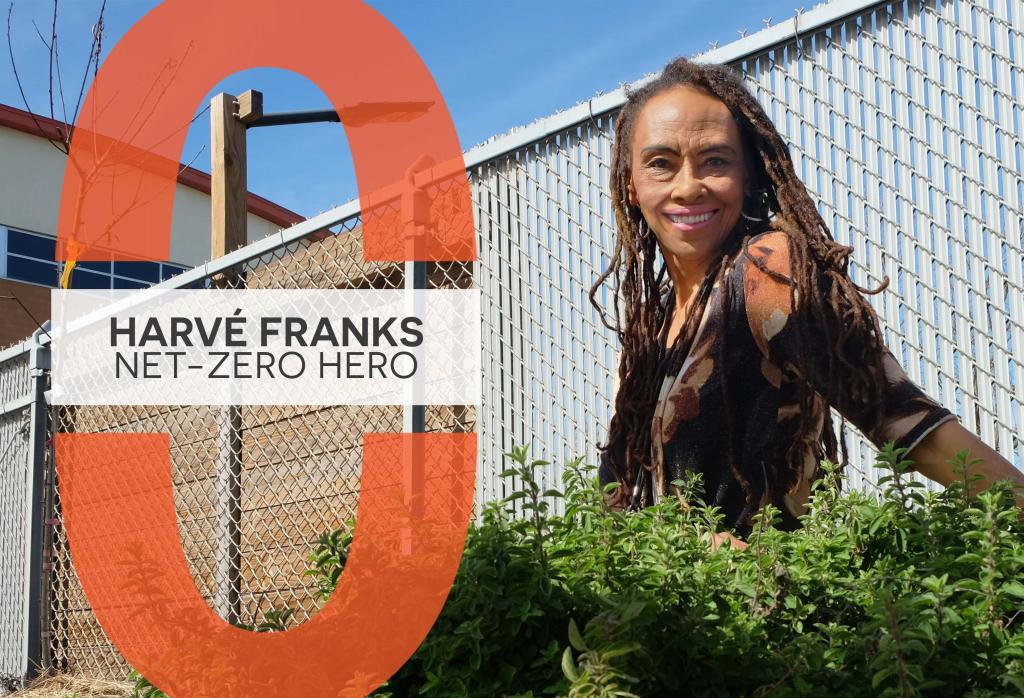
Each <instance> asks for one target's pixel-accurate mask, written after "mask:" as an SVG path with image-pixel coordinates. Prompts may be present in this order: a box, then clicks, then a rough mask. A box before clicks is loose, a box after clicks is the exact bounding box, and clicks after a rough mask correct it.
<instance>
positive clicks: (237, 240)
mask: <svg viewBox="0 0 1024 698" xmlns="http://www.w3.org/2000/svg"><path fill="white" fill-rule="evenodd" d="M235 105H236V99H235V97H234V96H233V95H229V94H225V93H223V92H222V93H221V94H219V95H217V96H216V97H214V98H213V99H212V100H210V206H211V209H212V219H211V222H212V226H211V228H210V259H216V258H217V257H223V256H224V255H226V254H227V253H228V252H231V251H233V250H237V249H238V248H239V247H242V246H243V245H245V243H246V236H245V222H246V221H245V218H246V213H247V208H246V204H247V197H248V190H247V187H246V177H245V165H246V163H245V123H244V122H243V121H242V120H241V119H239V118H238V114H237V111H236V106H235Z"/></svg>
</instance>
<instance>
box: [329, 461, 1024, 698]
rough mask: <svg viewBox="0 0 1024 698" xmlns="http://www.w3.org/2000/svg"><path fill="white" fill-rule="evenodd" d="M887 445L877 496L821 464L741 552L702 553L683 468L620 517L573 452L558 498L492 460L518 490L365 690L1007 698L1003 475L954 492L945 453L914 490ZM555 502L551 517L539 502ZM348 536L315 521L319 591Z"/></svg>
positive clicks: (762, 520)
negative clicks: (667, 494) (667, 488)
mask: <svg viewBox="0 0 1024 698" xmlns="http://www.w3.org/2000/svg"><path fill="white" fill-rule="evenodd" d="M904 454H905V449H899V450H894V449H893V448H892V444H889V445H887V447H886V448H884V449H883V450H882V451H881V452H880V453H879V456H878V465H879V466H880V467H881V468H883V469H885V470H886V475H885V477H883V478H882V479H881V482H880V485H881V487H882V491H881V493H880V495H879V497H878V498H877V499H876V498H875V497H873V496H871V495H868V494H864V493H858V492H851V493H846V494H843V493H841V492H840V489H839V476H838V474H837V473H836V468H835V466H834V465H833V464H831V463H828V462H825V463H823V466H824V468H825V471H826V476H825V477H824V478H823V479H822V480H821V481H819V482H818V483H816V485H815V490H814V492H813V494H812V498H811V504H810V509H809V512H808V514H807V515H806V516H805V517H804V519H803V521H804V529H803V530H802V531H799V532H797V533H785V532H782V531H779V530H777V529H775V528H773V527H772V523H773V522H774V521H776V516H777V514H778V512H777V511H773V510H772V508H771V507H769V508H767V509H766V510H765V511H763V512H762V513H761V515H760V516H759V518H758V520H757V523H756V525H755V527H754V531H753V533H752V534H751V535H750V536H749V538H748V543H749V544H750V546H749V548H748V549H746V550H735V549H732V548H730V547H727V546H726V547H722V548H720V549H718V550H717V551H712V550H711V546H710V534H711V533H712V532H714V531H716V530H718V528H719V526H720V521H721V517H720V515H719V512H718V511H717V510H716V509H714V508H710V507H706V506H696V505H687V504H686V502H690V501H698V499H697V497H696V495H697V494H698V491H697V490H698V488H699V486H700V483H699V481H698V480H697V479H691V480H687V481H685V482H683V481H677V483H676V484H678V485H680V486H681V487H682V488H683V495H682V496H680V497H678V498H676V499H672V498H667V499H665V500H663V501H662V502H659V504H658V505H657V506H654V507H649V508H648V509H646V510H644V511H641V512H637V513H632V514H625V513H620V512H615V511H611V510H609V509H608V508H607V506H606V505H605V500H604V495H603V493H602V491H601V489H600V487H599V486H598V484H597V481H596V478H595V477H593V472H592V469H588V468H587V467H586V466H584V465H582V463H581V461H579V460H576V461H573V462H572V463H570V464H568V466H567V467H566V469H565V474H564V476H563V478H564V488H565V492H564V494H563V493H561V492H558V491H555V490H548V491H545V492H542V491H541V486H540V485H539V483H538V482H537V479H536V478H535V476H534V469H535V468H537V467H539V466H542V465H546V464H547V463H546V462H545V461H529V459H528V457H527V452H526V449H524V448H520V449H515V450H514V451H513V452H512V453H510V454H508V455H509V456H510V457H511V459H512V462H513V467H512V468H510V469H509V470H508V471H506V472H505V473H504V475H506V476H516V477H518V478H519V479H520V480H521V481H522V482H523V486H522V488H521V490H520V491H517V492H515V493H514V494H513V495H511V496H510V497H508V498H507V499H505V500H503V501H501V502H496V503H492V504H489V505H488V506H486V507H485V509H484V511H483V512H482V518H481V521H480V522H479V523H474V524H472V525H471V527H470V532H469V538H468V540H467V544H466V548H465V552H464V556H463V559H462V562H461V564H460V567H459V571H458V574H457V575H456V578H455V583H454V585H453V587H452V590H451V593H450V594H449V596H448V600H447V603H446V605H445V606H444V609H443V610H442V612H441V615H440V617H439V618H438V621H437V623H436V625H435V626H434V627H433V628H432V629H431V631H430V633H429V635H428V636H427V638H426V640H425V641H424V642H423V644H422V645H421V646H420V648H419V649H418V650H417V652H416V653H415V654H414V655H413V657H412V658H411V659H410V660H409V662H407V663H406V665H405V666H403V667H402V669H401V670H400V671H399V672H398V673H397V674H396V675H395V676H393V677H392V678H391V680H390V681H388V683H387V684H386V685H385V686H383V687H381V688H380V689H379V690H378V691H377V692H376V693H375V695H380V696H386V695H392V696H410V695H421V694H425V695H439V696H498V695H506V696H508V695H513V696H542V695H568V696H571V697H575V696H623V697H625V696H664V695H673V696H675V695H694V696H733V695H755V696H765V695H775V696H798V695H812V696H818V695H837V696H863V695H897V696H921V695H935V696H949V695H965V696H966V695H969V696H994V695H1020V694H1021V693H1024V632H1021V625H1022V624H1024V617H1022V616H1021V615H1020V611H1021V607H1022V601H1024V584H1022V582H1021V579H1022V576H1021V573H1022V570H1024V535H1022V533H1024V524H1022V523H1021V521H1020V519H1019V511H1018V510H1017V509H1016V507H1015V505H1014V501H1013V494H1012V487H1011V485H1010V483H1009V482H1001V483H998V484H997V485H995V486H994V487H992V488H991V489H989V490H988V491H985V492H982V493H980V494H977V495H968V494H967V492H968V490H967V485H968V484H969V482H970V481H971V477H970V476H969V475H968V473H969V470H968V467H969V465H970V463H968V461H967V458H968V454H967V452H962V453H959V454H957V455H956V457H955V458H954V464H955V465H956V467H957V471H958V472H959V473H961V474H962V476H963V480H962V481H960V482H956V483H953V484H952V485H951V486H950V487H948V488H946V489H945V490H944V491H942V492H928V491H927V490H925V489H924V488H923V486H922V485H921V484H920V483H916V482H914V481H912V480H911V479H910V478H909V477H908V474H907V473H908V468H909V466H911V465H912V463H911V462H910V461H908V460H905V459H904V458H903V455H904ZM973 462H977V461H973ZM975 477H978V476H975ZM613 487H615V485H609V486H608V488H609V489H610V488H613ZM556 498H557V499H562V500H563V502H564V505H565V514H564V515H552V514H551V513H550V511H549V507H550V501H551V500H552V499H556ZM513 505H518V506H519V508H520V515H518V516H515V515H513V514H512V513H511V509H512V507H513ZM347 540H350V539H345V538H344V537H343V536H342V534H340V533H336V534H329V535H327V536H325V537H324V538H322V539H321V542H322V544H321V546H320V548H319V549H318V550H317V552H316V553H315V554H314V556H313V558H312V559H313V562H314V565H315V567H314V569H313V570H311V574H312V576H313V577H314V578H316V579H317V581H318V584H319V587H320V589H321V591H322V592H323V594H324V595H325V597H326V596H329V594H330V591H331V590H332V589H333V587H334V584H336V583H337V580H338V576H339V575H340V571H341V567H342V566H343V564H344V549H345V543H347ZM324 541H326V542H327V544H326V545H324V544H323V542H324ZM339 543H341V544H340V545H339Z"/></svg>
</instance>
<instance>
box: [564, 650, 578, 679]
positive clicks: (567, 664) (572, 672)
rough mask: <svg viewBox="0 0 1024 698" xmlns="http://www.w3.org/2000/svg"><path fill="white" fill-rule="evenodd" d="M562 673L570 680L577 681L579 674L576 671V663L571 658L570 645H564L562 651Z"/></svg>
mask: <svg viewBox="0 0 1024 698" xmlns="http://www.w3.org/2000/svg"><path fill="white" fill-rule="evenodd" d="M562 673H563V674H565V678H567V679H569V680H570V681H578V680H579V678H580V675H579V674H578V673H577V672H576V663H575V662H574V661H573V658H572V648H571V647H566V648H565V651H564V652H562Z"/></svg>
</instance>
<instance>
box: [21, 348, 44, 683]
mask: <svg viewBox="0 0 1024 698" xmlns="http://www.w3.org/2000/svg"><path fill="white" fill-rule="evenodd" d="M42 334H43V330H37V331H36V332H35V334H33V335H32V348H31V350H30V353H29V375H30V377H31V395H32V406H31V407H30V408H29V448H30V451H29V453H30V457H31V461H30V462H29V464H28V467H27V468H25V477H26V482H25V492H26V494H27V495H28V506H27V507H25V514H26V517H27V518H26V521H25V533H26V536H25V560H26V561H27V563H28V565H27V572H28V573H27V574H26V575H25V599H26V600H27V603H26V604H25V628H26V633H25V658H26V664H25V681H26V682H27V681H29V680H31V679H32V678H34V677H35V676H36V675H37V674H38V673H39V669H40V668H41V666H42V654H43V644H42V637H43V623H42V619H43V612H44V609H43V607H42V603H41V599H42V596H43V584H45V583H46V582H47V577H46V576H44V575H43V519H44V516H45V514H44V507H43V504H44V500H45V497H44V493H43V479H44V478H43V476H44V475H45V470H46V441H47V438H48V434H49V428H48V427H49V424H48V422H49V420H48V416H49V410H48V409H47V405H46V397H45V392H46V390H47V388H48V384H49V380H50V348H49V347H48V346H43V345H42V344H41V342H40V339H41V336H42Z"/></svg>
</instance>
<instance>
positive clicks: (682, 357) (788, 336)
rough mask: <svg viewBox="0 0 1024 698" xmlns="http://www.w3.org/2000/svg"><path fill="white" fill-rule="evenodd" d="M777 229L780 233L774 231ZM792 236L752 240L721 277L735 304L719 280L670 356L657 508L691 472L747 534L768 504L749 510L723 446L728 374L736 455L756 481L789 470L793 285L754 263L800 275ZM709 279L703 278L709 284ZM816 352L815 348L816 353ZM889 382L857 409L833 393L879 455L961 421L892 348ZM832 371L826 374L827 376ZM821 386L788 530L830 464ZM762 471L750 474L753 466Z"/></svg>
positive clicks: (659, 406)
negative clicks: (727, 302) (889, 445)
mask: <svg viewBox="0 0 1024 698" xmlns="http://www.w3.org/2000/svg"><path fill="white" fill-rule="evenodd" d="M775 222H776V221H773V228H775V227H783V226H776V225H774V223H775ZM786 235H787V233H786V232H784V230H774V229H773V230H768V231H766V232H763V233H761V234H759V235H756V236H754V237H752V238H751V239H750V240H748V241H747V244H746V246H745V247H744V249H743V251H742V252H741V253H740V254H739V255H738V256H737V257H736V261H735V263H734V264H733V265H732V267H731V268H730V269H727V270H726V273H725V274H723V275H722V277H721V280H722V281H724V282H725V283H730V284H732V293H731V297H732V298H731V307H729V308H725V307H724V302H723V298H724V295H723V294H722V292H721V291H722V289H721V288H719V286H720V283H721V282H722V281H716V282H715V283H714V285H713V286H712V287H711V289H710V292H708V291H707V290H706V289H705V294H706V296H705V299H703V302H702V303H701V302H698V303H697V304H696V305H695V307H694V311H693V312H698V313H701V317H700V322H699V324H697V323H696V318H694V322H693V323H691V324H697V326H696V329H694V328H692V327H691V328H690V330H689V332H687V331H686V330H687V328H685V327H684V329H683V331H681V332H680V335H689V336H680V338H679V339H678V340H677V341H676V342H675V343H674V344H673V346H672V348H671V350H669V351H666V352H665V355H664V356H665V358H664V362H663V367H662V370H663V373H662V374H661V375H663V376H664V379H663V382H662V386H661V390H660V394H659V397H658V401H657V403H656V407H655V411H654V417H653V421H652V425H651V436H652V440H651V441H652V463H653V465H654V470H653V474H654V487H653V493H652V494H653V495H654V497H653V501H654V502H656V501H657V500H658V496H659V495H662V496H664V495H665V494H667V493H668V492H669V487H671V485H670V484H669V483H671V482H672V481H673V480H677V479H681V478H682V475H683V473H684V472H686V471H696V472H699V473H701V475H702V478H703V489H704V492H705V500H706V501H707V502H708V503H709V504H712V505H714V506H719V507H721V509H722V513H723V514H724V515H725V520H724V524H725V525H727V526H729V527H730V528H732V529H733V530H734V531H736V532H738V533H739V534H740V535H745V534H746V533H748V532H749V530H750V524H751V523H752V517H753V515H754V514H755V513H756V512H757V510H759V509H760V508H761V506H763V504H764V503H765V502H764V501H762V502H761V505H759V506H756V507H754V506H752V505H747V504H746V498H745V496H744V493H743V490H742V487H741V485H740V483H739V482H738V481H737V480H736V479H735V477H734V475H733V474H732V471H731V470H730V468H729V464H728V463H727V462H726V461H727V459H728V449H727V447H726V444H725V443H724V442H725V438H726V433H727V432H726V426H725V419H726V418H727V415H726V413H725V411H724V410H723V405H724V402H723V395H722V385H721V380H722V373H723V372H727V373H728V377H729V378H728V381H727V387H728V390H729V393H730V395H729V399H730V403H731V404H732V405H733V430H734V431H733V433H734V449H735V457H736V459H737V461H738V462H739V463H741V464H743V466H744V467H741V468H740V472H757V470H758V468H761V469H765V468H770V467H773V464H774V463H780V464H781V463H784V462H785V451H786V448H787V446H788V445H789V444H791V443H792V442H793V439H794V438H795V434H796V431H797V426H798V420H797V416H798V411H797V410H798V405H799V402H798V396H797V387H798V382H797V381H799V380H800V376H799V374H798V372H797V369H796V366H795V363H796V349H795V346H796V345H795V337H794V329H793V323H787V320H788V318H789V312H790V310H791V307H790V291H789V286H788V285H787V284H786V282H785V281H784V280H779V279H776V278H773V277H772V276H769V275H768V274H767V273H765V272H764V271H762V270H761V269H760V268H758V266H757V265H755V264H754V263H753V261H751V260H752V258H757V259H758V260H759V261H760V262H762V266H764V267H767V268H768V269H770V270H771V271H772V272H776V273H779V274H782V275H783V276H784V277H785V278H787V279H788V278H791V276H790V267H789V249H788V246H787V240H786V238H785V236H786ZM707 283H710V278H708V279H706V280H705V285H706V284H707ZM674 298H675V295H674V293H672V292H671V289H670V292H669V293H668V294H667V295H666V298H665V302H666V304H668V303H672V305H671V306H668V307H667V308H666V310H667V312H666V315H667V317H666V320H665V322H666V327H667V326H668V324H669V323H670V322H671V314H672V307H674ZM723 338H724V339H725V341H726V347H725V348H726V352H725V359H724V361H725V365H724V366H719V365H718V361H719V355H720V354H719V346H718V345H719V342H721V341H723ZM811 349H812V350H813V347H812V348H811ZM884 365H885V368H886V376H887V380H888V391H887V399H886V404H883V405H870V404H858V403H857V401H856V400H855V399H854V398H853V397H851V396H850V395H849V394H846V393H843V394H838V395H833V396H830V397H831V398H832V399H831V400H829V403H831V404H832V405H833V406H834V407H835V408H836V409H837V410H838V411H839V412H840V413H841V414H842V415H843V416H844V417H845V418H846V419H847V421H849V422H851V423H852V424H854V425H855V426H856V427H857V428H858V429H860V430H861V432H862V433H864V435H865V436H866V437H867V438H868V439H869V440H870V441H871V442H872V443H873V444H875V446H876V447H879V448H880V447H881V446H882V445H883V444H885V443H886V442H887V441H890V440H892V441H895V444H896V447H897V448H900V447H907V448H908V449H909V448H913V447H914V446H915V445H916V444H917V443H918V442H919V441H920V440H921V439H923V438H924V437H925V436H926V435H927V434H928V433H929V432H931V431H932V430H933V429H935V428H936V427H937V426H938V425H939V424H941V423H943V422H945V421H947V420H950V419H954V418H955V417H954V415H953V414H951V413H950V412H949V410H947V409H946V408H944V407H942V406H940V405H938V404H937V403H936V402H935V401H933V400H932V399H931V398H929V397H928V396H927V395H926V394H925V393H924V392H923V391H922V390H921V389H920V388H919V387H918V386H917V385H915V384H914V383H913V382H912V381H911V380H910V379H909V378H908V377H907V375H906V374H905V373H904V371H903V369H902V368H901V366H900V364H899V362H898V361H897V360H896V358H895V357H894V356H893V355H892V352H891V351H889V350H886V357H885V362H884ZM824 370H825V369H824V368H822V369H821V372H823V371H824ZM809 381H810V383H811V386H812V387H813V388H814V389H815V391H816V393H815V396H814V397H815V402H814V409H815V418H816V420H817V423H818V424H819V425H821V426H819V427H818V428H817V429H816V433H818V434H819V436H818V437H817V438H813V439H809V440H805V441H804V452H805V456H804V459H803V462H804V464H805V465H804V468H803V472H802V473H800V474H799V477H798V482H797V484H796V485H795V486H794V487H793V488H792V489H791V490H790V491H789V492H788V493H786V494H785V495H784V497H783V500H782V501H776V502H774V505H775V506H776V507H778V508H779V509H780V510H781V512H782V522H781V524H780V528H783V529H784V530H793V529H796V528H798V527H799V526H800V522H799V521H798V520H797V517H798V516H800V515H801V514H802V513H803V512H804V507H805V504H806V502H807V500H808V497H809V494H810V485H811V479H812V478H813V477H814V473H815V472H816V471H817V465H818V463H819V462H820V460H821V459H822V458H824V457H825V454H824V451H823V448H822V447H821V438H820V433H821V429H822V428H823V426H824V423H825V422H824V418H825V410H826V409H827V406H826V401H825V399H824V398H823V397H822V394H823V393H824V394H827V392H828V390H829V388H828V386H829V381H828V376H827V375H813V376H809ZM876 409H881V410H883V412H884V414H883V417H882V420H881V422H880V425H881V426H880V427H879V428H878V429H877V430H876V431H875V432H873V433H872V432H868V431H867V430H866V429H867V427H869V426H870V425H871V424H872V423H873V422H874V417H875V410H876ZM751 466H753V467H751Z"/></svg>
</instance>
